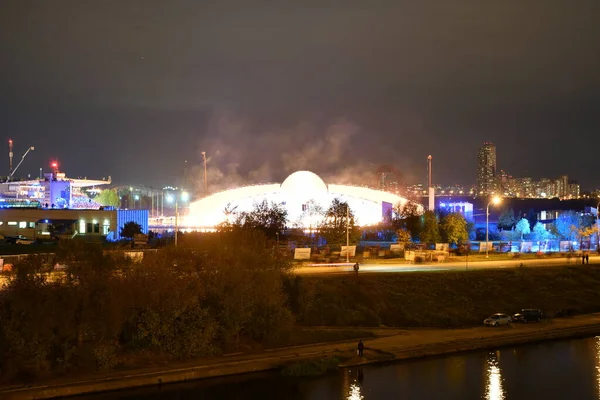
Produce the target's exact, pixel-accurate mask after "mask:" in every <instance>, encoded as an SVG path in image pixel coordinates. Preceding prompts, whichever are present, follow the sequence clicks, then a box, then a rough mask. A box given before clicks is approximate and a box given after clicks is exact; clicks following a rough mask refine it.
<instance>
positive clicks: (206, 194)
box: [202, 151, 208, 197]
mask: <svg viewBox="0 0 600 400" xmlns="http://www.w3.org/2000/svg"><path fill="white" fill-rule="evenodd" d="M202 162H203V164H204V196H205V197H206V196H208V178H207V175H206V152H205V151H203V152H202Z"/></svg>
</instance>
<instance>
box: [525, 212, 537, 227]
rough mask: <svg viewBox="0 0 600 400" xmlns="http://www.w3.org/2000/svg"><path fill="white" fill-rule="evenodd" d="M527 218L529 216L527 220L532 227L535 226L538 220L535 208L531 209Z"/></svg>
mask: <svg viewBox="0 0 600 400" xmlns="http://www.w3.org/2000/svg"><path fill="white" fill-rule="evenodd" d="M525 218H527V221H529V226H530V227H531V226H533V227H535V224H536V223H537V222H538V219H537V213H536V212H535V210H534V209H533V208H531V209H529V211H528V212H527V215H526V216H525Z"/></svg>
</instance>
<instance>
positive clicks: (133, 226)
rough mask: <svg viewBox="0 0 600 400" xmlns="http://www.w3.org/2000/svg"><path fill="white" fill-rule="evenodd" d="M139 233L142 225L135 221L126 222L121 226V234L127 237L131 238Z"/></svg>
mask: <svg viewBox="0 0 600 400" xmlns="http://www.w3.org/2000/svg"><path fill="white" fill-rule="evenodd" d="M139 233H142V226H141V225H140V224H138V223H137V222H133V221H129V222H126V223H125V225H123V227H122V228H121V236H122V237H124V238H127V239H133V237H134V236H135V235H137V234H139Z"/></svg>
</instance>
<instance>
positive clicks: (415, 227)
mask: <svg viewBox="0 0 600 400" xmlns="http://www.w3.org/2000/svg"><path fill="white" fill-rule="evenodd" d="M391 223H392V226H393V228H394V229H395V230H396V231H398V230H400V229H404V230H406V231H408V232H409V233H410V235H411V237H412V238H413V239H416V238H418V237H419V232H420V230H421V213H420V212H419V207H418V205H417V203H415V202H412V201H409V202H407V203H404V204H400V203H398V204H396V205H395V206H394V208H393V209H392V215H391Z"/></svg>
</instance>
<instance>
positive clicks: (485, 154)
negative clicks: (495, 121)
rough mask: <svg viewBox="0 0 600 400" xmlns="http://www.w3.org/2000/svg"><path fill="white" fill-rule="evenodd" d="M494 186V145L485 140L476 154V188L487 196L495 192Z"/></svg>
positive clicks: (480, 193) (495, 184)
mask: <svg viewBox="0 0 600 400" xmlns="http://www.w3.org/2000/svg"><path fill="white" fill-rule="evenodd" d="M496 186H497V182H496V146H495V145H494V144H492V143H490V142H486V143H484V144H483V147H481V148H479V153H478V155H477V190H478V192H479V195H483V196H487V195H490V194H493V193H495V192H496V190H497V188H496Z"/></svg>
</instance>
